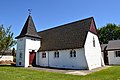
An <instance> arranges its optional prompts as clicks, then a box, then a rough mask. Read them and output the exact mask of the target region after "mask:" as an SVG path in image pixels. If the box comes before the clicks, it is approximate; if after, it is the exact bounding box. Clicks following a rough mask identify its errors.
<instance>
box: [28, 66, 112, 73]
mask: <svg viewBox="0 0 120 80" xmlns="http://www.w3.org/2000/svg"><path fill="white" fill-rule="evenodd" d="M108 67H110V66H104V67H100V68H96V69H93V70H64V69H53V68H42V67H29V68H28V69H32V70H43V71H48V72H57V73H64V74H72V75H87V74H90V73H93V72H97V71H100V70H103V69H106V68H108Z"/></svg>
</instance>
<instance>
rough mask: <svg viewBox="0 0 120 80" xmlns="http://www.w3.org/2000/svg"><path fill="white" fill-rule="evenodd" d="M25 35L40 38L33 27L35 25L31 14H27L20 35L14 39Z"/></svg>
mask: <svg viewBox="0 0 120 80" xmlns="http://www.w3.org/2000/svg"><path fill="white" fill-rule="evenodd" d="M25 36H27V37H34V38H41V37H40V36H39V35H38V34H37V30H36V28H35V25H34V22H33V20H32V17H31V15H29V16H28V18H27V20H26V22H25V24H24V27H23V29H22V31H21V33H20V35H19V36H17V37H16V39H18V38H21V37H25Z"/></svg>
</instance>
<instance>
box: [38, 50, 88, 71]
mask: <svg viewBox="0 0 120 80" xmlns="http://www.w3.org/2000/svg"><path fill="white" fill-rule="evenodd" d="M74 50H75V51H76V57H70V51H71V49H68V50H58V52H59V58H55V57H54V52H55V51H45V52H46V54H47V55H46V58H42V52H38V53H37V55H38V54H39V59H37V60H39V62H38V63H37V64H38V65H39V66H45V67H46V66H47V67H55V68H70V69H87V63H86V60H85V55H84V49H83V48H81V49H74ZM48 56H49V58H48Z"/></svg>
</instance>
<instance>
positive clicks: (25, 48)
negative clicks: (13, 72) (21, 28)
mask: <svg viewBox="0 0 120 80" xmlns="http://www.w3.org/2000/svg"><path fill="white" fill-rule="evenodd" d="M39 48H40V40H39V39H35V38H30V37H24V38H20V39H18V40H17V54H16V65H17V66H24V67H28V66H29V54H30V53H29V52H30V51H32V50H35V52H37V50H38V49H39ZM20 52H22V59H20V58H19V56H20ZM19 62H21V63H22V65H19Z"/></svg>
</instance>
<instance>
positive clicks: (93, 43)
mask: <svg viewBox="0 0 120 80" xmlns="http://www.w3.org/2000/svg"><path fill="white" fill-rule="evenodd" d="M93 47H95V38H94V37H93Z"/></svg>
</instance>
